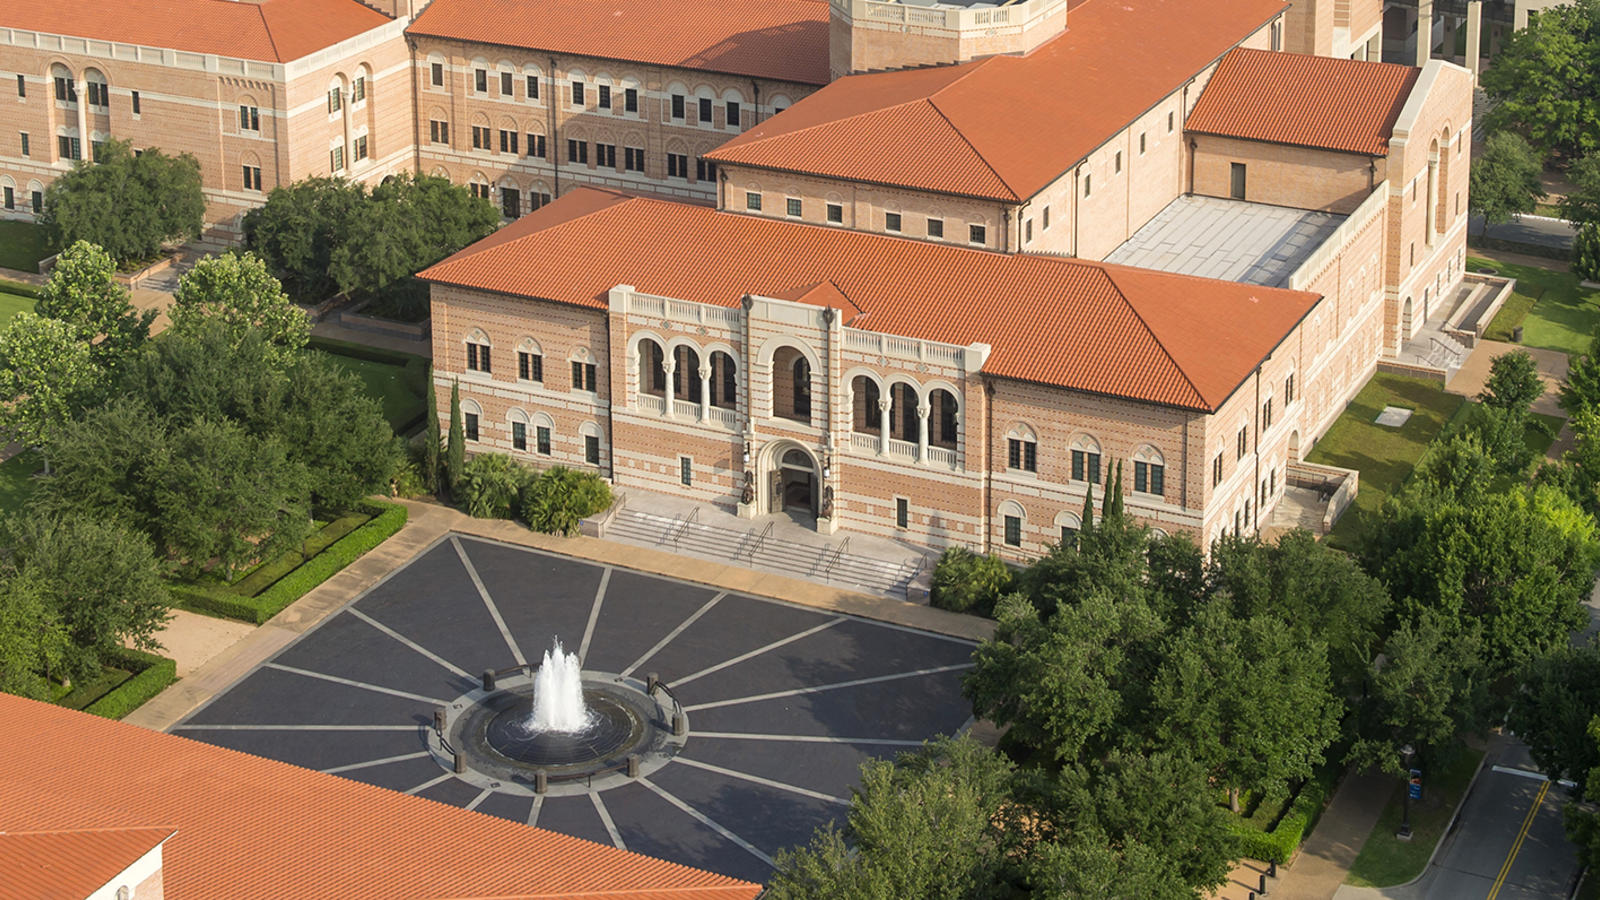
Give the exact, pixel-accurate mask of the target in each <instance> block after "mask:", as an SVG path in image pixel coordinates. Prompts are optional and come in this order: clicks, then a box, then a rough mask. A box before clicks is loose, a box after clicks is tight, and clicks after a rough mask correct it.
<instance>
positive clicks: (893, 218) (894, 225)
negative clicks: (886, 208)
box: [883, 213, 900, 231]
mask: <svg viewBox="0 0 1600 900" xmlns="http://www.w3.org/2000/svg"><path fill="white" fill-rule="evenodd" d="M883 230H884V231H899V230H900V214H899V213H884V214H883Z"/></svg>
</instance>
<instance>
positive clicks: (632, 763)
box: [628, 753, 639, 778]
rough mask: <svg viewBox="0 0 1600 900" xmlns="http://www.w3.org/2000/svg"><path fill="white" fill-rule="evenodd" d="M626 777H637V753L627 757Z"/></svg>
mask: <svg viewBox="0 0 1600 900" xmlns="http://www.w3.org/2000/svg"><path fill="white" fill-rule="evenodd" d="M628 777H629V778H638V777H639V755H638V754H637V753H633V754H629V756H628Z"/></svg>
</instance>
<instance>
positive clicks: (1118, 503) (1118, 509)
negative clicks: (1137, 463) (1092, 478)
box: [1111, 459, 1122, 518]
mask: <svg viewBox="0 0 1600 900" xmlns="http://www.w3.org/2000/svg"><path fill="white" fill-rule="evenodd" d="M1111 514H1112V515H1114V516H1117V517H1118V518H1121V516H1122V460H1120V459H1119V460H1117V481H1116V487H1115V488H1113V489H1112V491H1111Z"/></svg>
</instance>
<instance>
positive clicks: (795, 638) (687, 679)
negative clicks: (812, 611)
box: [672, 616, 850, 688]
mask: <svg viewBox="0 0 1600 900" xmlns="http://www.w3.org/2000/svg"><path fill="white" fill-rule="evenodd" d="M848 621H850V619H849V617H847V616H838V617H837V618H833V619H829V620H828V621H826V622H823V623H822V624H821V625H816V626H813V627H811V628H807V629H806V630H805V631H802V632H800V633H799V634H791V635H789V636H788V637H786V638H783V639H782V640H776V641H773V642H772V643H770V644H768V645H766V646H765V647H757V648H756V649H754V650H751V651H750V652H749V653H742V654H740V655H738V656H735V657H734V658H733V659H728V660H723V661H722V662H719V663H717V664H716V665H714V666H712V667H710V668H709V669H701V670H700V671H698V672H696V673H694V674H693V675H686V676H684V677H682V678H679V679H676V680H674V681H673V682H672V686H673V687H674V688H679V687H683V686H684V685H686V684H688V683H689V682H691V681H694V680H695V679H696V678H700V677H701V676H704V675H710V674H711V673H712V672H720V671H722V670H723V669H726V668H727V667H729V666H736V665H738V664H739V663H742V662H744V661H745V660H747V659H752V658H754V657H757V656H760V655H761V654H763V653H766V652H768V651H771V650H776V649H778V648H779V647H782V646H783V645H784V644H792V643H794V642H795V641H798V640H800V639H802V638H808V637H810V636H812V635H813V634H816V633H817V632H819V631H822V630H823V629H825V628H832V627H833V626H835V625H837V624H839V623H840V622H848Z"/></svg>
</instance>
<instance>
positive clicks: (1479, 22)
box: [1466, 0, 1483, 80]
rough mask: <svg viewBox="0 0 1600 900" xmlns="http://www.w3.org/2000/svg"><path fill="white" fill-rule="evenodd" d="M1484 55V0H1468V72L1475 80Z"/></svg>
mask: <svg viewBox="0 0 1600 900" xmlns="http://www.w3.org/2000/svg"><path fill="white" fill-rule="evenodd" d="M1482 55H1483V0H1467V60H1466V62H1467V70H1468V71H1470V72H1471V73H1472V77H1473V80H1477V77H1478V65H1479V61H1480V60H1481V59H1482Z"/></svg>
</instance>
